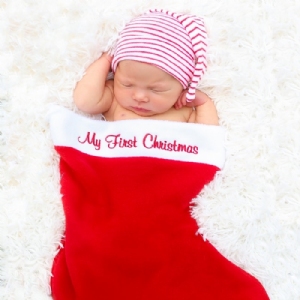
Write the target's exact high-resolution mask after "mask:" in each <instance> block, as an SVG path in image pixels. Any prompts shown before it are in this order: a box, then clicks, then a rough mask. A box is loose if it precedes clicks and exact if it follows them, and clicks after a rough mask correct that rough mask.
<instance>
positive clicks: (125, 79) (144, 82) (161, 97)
mask: <svg viewBox="0 0 300 300" xmlns="http://www.w3.org/2000/svg"><path fill="white" fill-rule="evenodd" d="M182 90H183V88H182V85H181V83H180V82H179V81H178V80H176V79H175V78H174V77H172V76H171V75H169V74H168V73H166V72H164V71H162V70H161V69H159V68H157V67H155V66H153V65H150V64H147V63H142V62H137V61H132V60H124V61H121V62H120V63H119V64H118V67H117V69H116V72H115V77H114V94H115V98H116V101H117V102H118V103H119V105H121V106H122V107H124V108H125V109H128V110H130V111H133V112H134V113H136V114H138V115H140V116H149V117H150V116H153V115H156V114H161V113H164V112H166V111H168V110H169V109H170V108H171V107H172V106H173V105H174V104H175V102H176V101H177V99H178V98H179V96H180V94H181V92H182Z"/></svg>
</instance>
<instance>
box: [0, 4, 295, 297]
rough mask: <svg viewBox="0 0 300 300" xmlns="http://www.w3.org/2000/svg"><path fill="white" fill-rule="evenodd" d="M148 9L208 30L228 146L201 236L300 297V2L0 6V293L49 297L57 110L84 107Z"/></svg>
mask: <svg viewBox="0 0 300 300" xmlns="http://www.w3.org/2000/svg"><path fill="white" fill-rule="evenodd" d="M149 8H164V9H169V10H172V11H178V12H184V13H192V14H197V15H199V16H203V17H204V20H205V23H206V27H207V31H208V35H209V49H208V71H207V73H206V75H205V77H204V78H203V80H202V81H201V82H200V84H199V88H200V89H201V90H203V91H204V92H206V93H207V94H208V95H209V96H210V97H211V98H212V99H213V100H214V102H215V104H216V107H217V110H218V113H219V116H220V123H221V125H222V126H223V127H224V128H225V130H226V139H225V147H226V151H227V152H226V153H227V154H226V163H225V167H224V168H223V170H222V171H220V172H219V173H218V174H217V176H216V177H215V179H214V180H213V181H212V182H211V183H210V184H209V185H208V186H206V187H205V188H204V189H203V190H202V192H201V194H199V195H198V196H197V197H196V198H195V199H194V200H193V202H194V203H195V207H194V209H193V211H192V216H193V217H194V218H195V219H196V221H197V223H198V226H199V233H200V234H201V235H202V236H203V238H204V239H207V240H209V241H210V243H211V244H212V245H213V246H214V247H215V248H216V249H218V250H219V251H220V252H221V253H222V255H224V256H225V257H226V258H228V259H229V260H230V261H232V262H233V263H234V264H236V265H237V266H239V267H241V268H242V269H244V270H246V271H247V272H248V273H250V274H252V275H253V276H254V277H256V278H257V279H258V280H259V281H260V282H261V283H262V284H263V286H264V287H265V289H266V291H267V292H268V294H269V296H270V298H271V299H272V300H296V299H300V258H299V253H300V222H299V220H300V184H299V181H300V154H299V153H300V134H299V132H300V102H299V98H300V88H299V86H300V84H299V82H300V81H299V80H300V59H299V49H300V23H299V15H300V3H299V1H296V0H286V1H276V0H265V1H258V0H254V1H250V0H228V1H218V0H203V1H200V2H199V1H198V0H190V1H187V2H185V1H181V0H175V1H174V0H159V1H158V0H147V1H134V0H130V1H121V0H111V1H103V0H100V1H99V0H74V1H68V0H53V1H46V0H41V1H33V0H12V1H6V0H4V1H3V0H2V1H1V2H0V131H1V134H0V205H1V209H0V298H1V299H3V300H6V299H7V300H8V299H13V300H19V299H20V300H23V299H28V300H35V299H37V300H43V299H48V300H49V299H51V297H50V285H49V283H50V278H51V267H52V263H53V258H54V257H55V255H56V254H57V249H58V247H59V244H60V241H61V238H62V235H63V233H64V229H65V218H64V213H63V207H62V201H61V195H60V175H59V169H58V156H57V154H56V153H55V151H54V148H53V142H52V140H51V138H50V130H49V123H48V120H47V112H48V106H49V104H53V103H54V104H58V105H60V106H64V107H66V108H68V109H71V110H75V107H74V103H73V100H72V91H73V89H74V87H75V85H76V82H77V81H78V80H80V78H81V77H82V76H83V74H84V71H85V69H86V68H87V66H88V65H89V64H91V63H92V62H93V61H94V60H95V59H96V58H98V57H99V56H100V55H101V53H102V52H103V51H106V50H108V49H109V48H110V47H112V46H113V44H114V42H115V40H116V38H117V35H118V32H119V31H120V30H121V29H122V28H123V26H124V24H125V23H126V22H127V21H129V20H130V19H131V18H132V17H134V16H137V15H139V14H141V13H143V12H145V11H146V10H148V9H149ZM116 286H117V283H116ZM217 287H218V282H216V288H217Z"/></svg>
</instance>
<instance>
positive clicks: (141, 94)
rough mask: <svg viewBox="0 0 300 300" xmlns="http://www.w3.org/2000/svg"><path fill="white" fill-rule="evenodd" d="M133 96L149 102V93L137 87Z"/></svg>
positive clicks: (139, 100)
mask: <svg viewBox="0 0 300 300" xmlns="http://www.w3.org/2000/svg"><path fill="white" fill-rule="evenodd" d="M132 98H133V99H134V100H135V101H137V102H148V101H149V99H148V96H147V93H146V92H145V91H143V90H141V89H137V90H135V91H134V92H133V96H132Z"/></svg>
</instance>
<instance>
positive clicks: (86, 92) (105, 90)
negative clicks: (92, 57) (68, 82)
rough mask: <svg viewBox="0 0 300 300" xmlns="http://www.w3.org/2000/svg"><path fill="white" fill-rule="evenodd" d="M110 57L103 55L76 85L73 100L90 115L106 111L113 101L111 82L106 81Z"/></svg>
mask: <svg viewBox="0 0 300 300" xmlns="http://www.w3.org/2000/svg"><path fill="white" fill-rule="evenodd" d="M111 60H112V57H111V56H109V55H108V54H107V53H104V54H103V55H102V56H101V57H100V58H99V59H98V60H96V61H95V62H94V63H92V64H91V65H90V66H89V67H88V68H87V70H86V73H85V75H84V76H83V78H82V79H81V80H80V81H79V82H78V83H77V85H76V87H75V90H74V93H73V98H74V102H75V104H76V106H77V107H78V108H79V109H80V110H82V111H84V112H86V113H90V114H98V113H103V112H105V111H107V110H108V109H109V108H110V106H111V103H112V100H113V82H112V81H106V77H107V74H108V72H109V69H110V64H111Z"/></svg>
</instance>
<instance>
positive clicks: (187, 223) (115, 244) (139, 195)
mask: <svg viewBox="0 0 300 300" xmlns="http://www.w3.org/2000/svg"><path fill="white" fill-rule="evenodd" d="M98 122H101V121H98ZM66 124H67V123H66ZM120 125H122V123H120ZM63 126H65V125H63ZM114 126H115V125H114ZM55 130H56V129H55ZM62 130H63V129H62ZM60 134H61V133H60ZM174 134H175V135H176V133H174ZM77 140H79V141H81V142H83V141H84V140H83V139H77ZM89 142H90V143H89V144H90V145H92V142H91V140H89ZM102 147H103V145H102ZM55 148H56V150H57V152H58V153H59V155H60V172H61V193H62V201H63V207H64V212H65V217H66V229H65V238H64V240H63V245H64V247H63V248H62V249H60V251H59V253H58V255H57V257H56V258H55V261H54V264H53V269H52V273H53V277H52V281H51V288H52V295H53V298H54V299H55V300H73V299H76V300H92V299H104V300H114V299H116V300H117V299H124V300H127V299H128V300H195V299H205V300H215V299H216V300H218V299H220V300H221V299H222V300H223V299H225V300H227V299H228V300H266V299H269V298H268V296H267V294H266V292H265V290H264V288H263V287H262V285H261V284H260V283H259V282H258V280H256V279H255V278H254V277H253V276H251V275H249V274H248V273H246V272H245V271H243V270H242V269H241V268H239V267H237V266H235V265H234V264H232V263H231V262H230V261H229V260H227V259H226V258H225V257H223V256H222V255H221V254H220V253H219V252H218V251H217V250H216V249H215V248H214V247H213V246H212V245H211V244H210V243H209V242H207V241H204V240H203V238H202V236H201V235H198V234H196V233H197V230H198V226H197V224H196V221H195V220H194V219H193V218H192V217H191V214H190V209H191V208H190V202H191V200H192V199H193V198H194V197H195V196H196V195H197V194H198V193H199V192H200V191H201V189H202V188H203V186H204V185H205V184H207V183H208V182H209V181H211V180H212V179H213V177H214V175H215V173H216V171H217V170H219V167H218V166H214V165H212V164H207V163H201V162H189V161H179V160H175V159H165V158H160V157H146V156H143V157H136V156H135V157H130V156H129V157H118V156H117V157H102V156H101V155H100V154H99V155H98V156H95V155H90V154H87V153H83V152H82V151H81V150H78V149H76V148H74V147H70V146H65V145H56V146H55ZM95 148H97V146H96V147H95ZM212 151H213V150H212Z"/></svg>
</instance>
